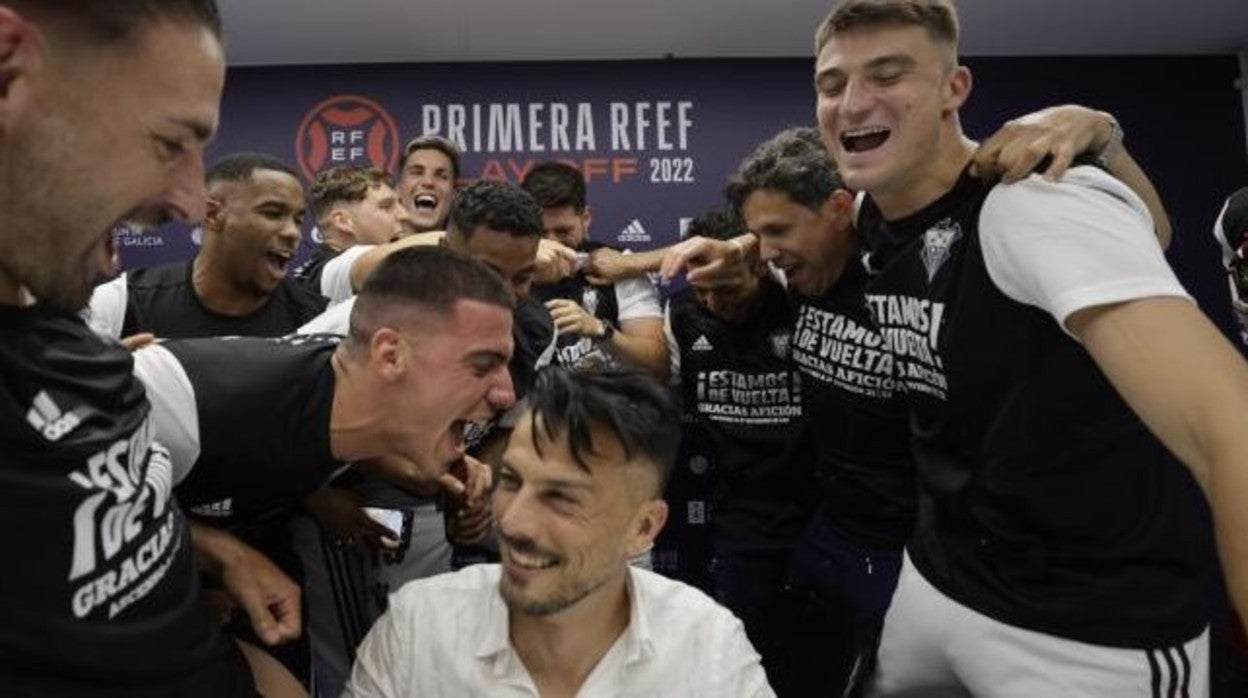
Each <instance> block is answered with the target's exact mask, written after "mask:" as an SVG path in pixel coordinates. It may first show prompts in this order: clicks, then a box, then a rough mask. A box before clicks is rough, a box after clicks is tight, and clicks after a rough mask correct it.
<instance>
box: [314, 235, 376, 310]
mask: <svg viewBox="0 0 1248 698" xmlns="http://www.w3.org/2000/svg"><path fill="white" fill-rule="evenodd" d="M374 247H376V245H353V246H351V247H348V248H347V249H345V250H343V251H342V252H341V253H340V254H339V255H338V256H336V257H334V258H333V259H331V260H329V261H328V262H325V267H324V268H323V269H321V295H322V296H325V297H326V298H328V299H329V302H330V304H331V305H332V304H334V303H340V302H342V301H345V300H346V299H348V298H350V297H351V296H354V295H355V289H354V288H352V287H351V267H352V266H353V265H354V264H355V262H356V260H358V259H359V258H360V257H363V256H364V255H365V253H367V252H369V251H370V250H372V249H373V248H374Z"/></svg>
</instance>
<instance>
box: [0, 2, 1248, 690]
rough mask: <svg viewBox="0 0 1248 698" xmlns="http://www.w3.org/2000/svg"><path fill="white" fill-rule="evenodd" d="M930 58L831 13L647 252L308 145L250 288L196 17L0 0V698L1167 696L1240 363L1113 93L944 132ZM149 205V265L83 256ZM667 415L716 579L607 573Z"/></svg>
mask: <svg viewBox="0 0 1248 698" xmlns="http://www.w3.org/2000/svg"><path fill="white" fill-rule="evenodd" d="M957 44H958V23H957V16H956V12H955V10H954V8H953V6H952V3H951V2H950V1H949V0H839V2H837V3H836V5H835V7H834V8H833V9H832V11H831V13H830V14H829V15H828V17H827V18H826V19H825V20H824V21H823V22H822V23H821V24H820V26H819V28H818V31H817V34H816V42H815V54H816V60H815V71H814V86H815V89H816V95H817V97H816V101H817V108H816V114H817V120H818V129H809V128H805V129H789V130H786V131H783V132H781V133H779V134H778V135H776V136H775V137H774V138H772V139H771V140H769V141H767V142H765V143H763V144H761V145H760V146H759V147H758V148H757V150H756V151H755V152H754V153H753V154H752V155H751V156H750V157H748V158H747V159H746V160H745V161H744V162H743V163H742V164H741V166H740V168H739V169H738V171H737V172H736V173H735V174H734V175H733V176H732V177H731V179H730V181H729V183H728V186H727V189H726V195H727V203H728V207H727V208H726V209H724V210H720V211H714V212H709V213H707V214H706V215H704V216H702V217H699V218H698V219H697V220H695V221H694V223H693V224H692V225H691V226H690V237H689V238H688V239H686V240H685V241H683V242H681V243H679V244H677V245H675V246H673V247H672V248H670V249H665V250H653V251H648V252H637V253H631V254H625V253H622V252H620V251H617V250H615V249H613V248H611V247H609V246H605V245H601V244H598V243H594V242H591V241H590V240H589V239H588V237H587V233H588V229H589V224H590V221H591V209H590V207H589V205H588V203H587V201H586V193H585V182H584V180H583V178H582V177H581V175H580V174H579V173H578V172H577V171H576V170H575V169H573V168H571V167H568V166H566V165H562V164H559V163H553V162H552V163H546V164H542V165H539V166H536V167H534V168H533V169H532V170H531V171H530V172H528V173H527V175H526V177H525V178H524V181H523V182H521V183H520V184H518V185H517V184H512V183H507V182H495V181H481V182H477V183H474V184H471V185H469V186H466V187H464V188H462V189H459V190H457V189H456V181H457V180H458V179H459V175H460V171H459V152H458V150H457V149H456V147H455V145H454V144H453V143H452V142H450V141H447V140H445V139H442V138H439V137H437V136H436V135H426V136H422V137H420V138H417V139H415V140H413V141H412V142H411V143H410V144H409V145H408V147H407V148H406V149H405V152H404V153H403V158H402V162H401V167H400V170H399V172H398V173H397V178H396V180H395V181H394V182H393V183H392V182H391V180H390V178H389V176H388V175H387V173H384V172H381V171H378V170H376V169H372V168H367V167H341V168H334V169H330V170H326V171H324V172H321V173H319V174H318V175H317V176H316V178H315V181H314V182H312V185H311V188H310V191H311V197H310V199H311V212H312V214H313V216H314V218H315V222H316V226H317V229H318V230H319V231H320V234H321V242H320V244H319V245H318V246H317V248H316V249H315V250H314V252H313V254H312V256H311V258H310V259H309V260H308V262H307V263H306V264H304V265H303V266H302V267H300V269H299V270H298V271H297V272H295V273H293V274H289V275H288V273H287V270H288V268H289V266H290V263H291V260H292V258H293V257H294V254H295V251H296V248H297V246H298V244H299V241H300V238H301V228H302V226H303V223H304V220H303V219H304V216H305V207H306V204H305V193H304V187H303V184H302V183H301V181H300V180H299V177H298V176H297V175H296V174H295V172H294V171H293V170H291V169H290V168H289V167H288V166H287V165H285V164H284V163H283V162H281V161H280V160H277V159H274V158H271V157H268V156H264V155H255V154H239V155H232V156H227V157H225V158H222V159H221V160H220V161H219V162H217V163H216V164H214V166H213V167H212V168H211V169H208V170H207V171H206V172H205V169H204V162H203V151H204V147H205V145H206V143H207V142H208V141H209V139H210V138H211V137H212V135H213V133H214V132H215V130H216V128H217V112H218V103H219V100H220V93H221V89H222V85H223V82H224V76H225V71H224V58H223V53H222V37H221V25H220V17H219V14H218V11H217V8H216V5H215V2H214V0H162V1H160V2H156V1H153V0H59V1H58V2H47V1H46V0H5V1H4V2H2V3H0V68H2V69H0V88H2V89H0V177H3V178H4V179H5V180H6V181H5V183H4V185H3V186H0V220H3V223H2V224H0V318H3V319H2V320H0V322H2V323H3V324H4V326H5V330H4V332H3V334H2V335H0V354H2V355H3V362H2V363H0V373H2V375H3V382H2V383H0V385H2V386H3V388H2V389H0V405H2V406H3V412H2V418H3V420H4V424H5V426H4V429H3V430H2V431H0V444H2V446H0V452H2V453H3V455H0V504H3V507H0V511H3V514H0V516H3V517H5V520H6V521H7V525H6V526H5V527H4V529H5V530H6V531H7V532H8V534H7V541H8V543H9V544H10V550H11V555H12V556H13V558H14V559H15V561H16V562H15V564H14V565H13V566H11V568H10V569H9V570H7V571H5V572H4V573H3V574H0V681H3V685H4V687H5V688H4V693H5V694H6V695H9V694H12V695H32V696H52V695H66V696H70V695H73V696H79V695H100V696H113V695H116V696H174V695H176V696H199V695H203V696H209V695H211V696H234V695H238V696H252V695H256V694H257V693H258V694H262V695H270V696H286V695H292V696H295V695H305V694H306V693H307V692H309V691H310V692H312V693H314V694H316V695H337V694H338V693H339V692H340V691H341V692H343V695H350V696H418V695H419V696H424V695H445V696H463V695H491V696H493V695H516V696H544V697H549V696H600V695H601V696H606V695H646V696H769V695H774V694H779V695H793V696H805V695H855V694H858V693H861V692H864V691H865V692H866V693H868V694H870V695H880V696H909V695H1003V696H1053V695H1072V696H1105V695H1162V694H1163V693H1164V694H1165V695H1208V692H1209V675H1208V663H1209V644H1210V639H1209V630H1208V627H1209V623H1210V613H1209V610H1208V606H1209V603H1208V600H1209V596H1210V593H1211V592H1210V589H1211V588H1212V587H1211V586H1210V578H1211V576H1212V573H1213V571H1214V570H1216V569H1217V566H1216V565H1215V562H1214V557H1213V555H1212V548H1213V545H1212V544H1213V543H1214V542H1215V541H1216V543H1217V550H1218V552H1219V554H1220V557H1221V563H1222V567H1221V569H1222V570H1223V571H1224V575H1225V584H1226V589H1227V591H1228V592H1229V595H1230V597H1231V599H1232V601H1233V602H1234V605H1235V607H1236V608H1238V609H1241V610H1242V609H1246V608H1248V544H1246V543H1245V542H1244V541H1243V539H1242V536H1241V535H1239V534H1240V532H1242V531H1243V530H1248V521H1245V520H1244V519H1248V507H1245V506H1243V502H1242V498H1243V497H1244V496H1246V495H1244V494H1241V493H1244V492H1248V463H1243V462H1242V459H1243V454H1246V453H1248V444H1245V443H1244V442H1245V440H1248V432H1245V431H1244V430H1243V429H1238V428H1237V421H1238V417H1239V416H1240V415H1242V414H1245V413H1248V367H1246V366H1245V365H1244V362H1243V360H1242V359H1241V358H1240V356H1239V354H1238V352H1237V351H1236V350H1235V349H1234V348H1233V347H1231V346H1230V345H1229V343H1227V342H1226V340H1225V339H1223V338H1222V337H1221V335H1220V334H1219V333H1218V332H1217V330H1216V329H1214V328H1213V326H1212V324H1211V323H1209V321H1208V320H1207V319H1206V318H1205V317H1204V316H1203V315H1202V314H1201V313H1200V311H1199V310H1198V309H1197V308H1196V307H1195V306H1194V304H1193V303H1192V302H1191V299H1190V298H1189V297H1188V296H1187V294H1186V292H1185V291H1184V290H1183V288H1182V286H1181V285H1180V284H1179V282H1178V281H1177V280H1176V278H1175V277H1174V274H1173V272H1171V270H1170V268H1169V267H1168V265H1167V263H1166V261H1165V258H1164V255H1163V247H1164V245H1165V244H1167V243H1168V241H1169V237H1170V229H1169V224H1168V222H1167V221H1166V215H1165V211H1164V208H1163V207H1162V205H1161V202H1160V199H1159V197H1158V196H1157V194H1156V192H1155V191H1154V190H1153V188H1152V185H1151V184H1150V183H1149V182H1148V179H1147V178H1146V177H1145V176H1144V174H1143V173H1142V172H1141V171H1140V169H1139V168H1138V166H1136V164H1135V163H1134V161H1133V160H1132V159H1131V157H1130V156H1129V154H1128V153H1127V152H1126V150H1125V148H1124V147H1123V145H1122V133H1121V130H1120V129H1119V128H1118V125H1117V122H1116V121H1114V119H1113V117H1111V116H1109V115H1107V114H1104V113H1101V112H1094V111H1091V110H1087V109H1083V108H1081V107H1073V106H1071V107H1060V108H1053V109H1049V110H1045V111H1042V112H1038V113H1036V114H1034V115H1030V116H1028V117H1024V118H1022V119H1019V120H1016V121H1014V122H1011V123H1010V124H1008V125H1007V126H1006V128H1004V129H1003V130H1002V131H1000V132H998V134H996V135H994V136H993V137H992V138H990V139H988V140H987V141H986V142H985V143H983V144H982V145H978V146H977V144H975V143H973V142H971V141H970V140H969V139H967V138H966V137H965V136H964V135H963V133H962V131H961V127H960V124H959V119H958V110H959V108H960V107H961V106H962V105H963V103H964V102H965V100H966V99H967V97H968V95H969V93H970V88H971V76H970V73H969V71H968V70H967V69H966V68H965V67H962V66H960V65H959V64H958V62H957ZM105 110H108V111H109V112H110V113H112V114H114V115H115V117H114V118H112V119H108V120H101V119H99V117H98V115H99V114H100V113H102V112H103V111H105ZM1042 160H1044V161H1045V162H1043V163H1042ZM1038 167H1039V168H1042V170H1043V171H1040V172H1038V173H1036V174H1032V171H1033V170H1037V168H1038ZM1068 168H1069V169H1068ZM168 219H177V220H182V221H187V222H198V223H200V229H201V236H202V237H201V243H202V244H201V247H200V249H199V251H198V253H197V255H196V256H195V258H194V259H192V260H190V261H188V262H179V263H175V264H171V265H167V266H162V267H156V268H149V269H140V270H129V271H128V272H126V273H125V274H121V275H119V276H117V275H116V272H117V271H118V270H117V268H116V267H117V259H116V250H115V249H114V231H115V230H116V229H117V228H118V227H119V226H126V227H128V228H131V229H143V228H150V227H153V226H156V225H158V224H160V223H162V222H163V221H165V220H168ZM647 272H658V273H660V274H661V275H662V276H665V277H669V278H670V277H673V276H675V275H676V274H678V273H681V272H687V277H688V280H689V284H690V285H689V288H687V289H685V290H683V291H680V292H678V293H677V294H675V295H674V296H673V297H672V298H670V299H668V300H667V302H666V304H665V305H664V304H663V303H661V301H660V298H659V294H658V292H657V291H656V289H655V287H654V286H653V284H652V283H651V282H650V281H649V280H648V278H647V277H646V276H645V274H646V273H647ZM113 276H116V278H115V279H113V280H111V281H107V282H105V283H100V281H101V280H103V279H107V278H109V277H113ZM153 340H159V341H157V342H155V343H153ZM664 379H669V380H670V382H671V383H673V384H678V386H679V387H677V388H675V389H674V390H673V389H669V387H668V386H666V385H664V384H663V380H664ZM682 408H683V412H684V414H685V416H686V417H688V420H687V421H690V422H692V425H691V426H689V428H687V429H685V430H684V431H685V434H684V435H683V436H684V437H685V439H686V440H688V439H690V438H697V439H702V440H704V441H705V443H707V444H708V446H709V449H710V451H711V453H712V454H713V456H714V458H715V470H714V478H715V492H714V510H713V514H714V518H713V522H714V525H715V570H714V571H715V586H716V590H715V591H716V596H717V599H718V603H717V602H716V601H715V600H712V599H711V598H709V597H707V596H705V595H703V594H701V593H700V592H698V591H696V590H694V589H692V588H691V587H689V586H687V585H685V584H682V583H680V582H677V581H674V580H669V579H666V578H664V577H662V576H661V575H658V574H655V573H653V572H651V571H648V570H647V569H645V567H646V566H647V563H646V558H647V553H648V551H649V550H650V547H651V546H652V545H653V542H654V540H655V538H656V536H657V535H658V534H659V532H660V531H661V530H662V529H663V526H664V523H665V521H666V519H667V505H666V503H665V502H664V499H663V492H664V487H665V483H666V481H667V478H668V473H669V471H670V469H671V466H672V463H673V461H674V460H675V459H676V454H677V450H678V449H679V448H680V446H681V441H682ZM1202 497H1203V499H1204V500H1205V501H1207V502H1208V504H1209V508H1210V510H1211V511H1212V535H1211V532H1210V530H1209V524H1208V522H1207V521H1206V519H1207V514H1205V513H1203V512H1204V509H1203V508H1202ZM451 541H453V542H456V543H463V544H482V545H485V546H487V547H491V548H492V549H493V551H494V553H493V554H496V555H497V557H498V560H499V563H498V564H480V565H470V566H467V567H464V568H463V569H461V570H460V571H458V572H451V571H450V570H451V547H450V544H449V543H450V542H451ZM201 573H202V578H203V583H202V584H201ZM223 616H224V617H233V619H234V620H233V622H232V623H230V624H229V625H225V626H224V628H223ZM309 637H310V642H309V640H308V638H309ZM259 647H265V648H266V650H268V651H266V650H262V649H259ZM760 655H761V658H760Z"/></svg>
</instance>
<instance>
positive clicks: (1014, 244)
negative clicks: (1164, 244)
mask: <svg viewBox="0 0 1248 698" xmlns="http://www.w3.org/2000/svg"><path fill="white" fill-rule="evenodd" d="M979 236H980V242H981V244H982V246H983V254H984V263H985V265H986V266H987V269H988V274H989V276H990V277H991V278H992V281H993V283H995V284H996V286H997V287H998V288H999V289H1001V291H1002V292H1003V293H1004V294H1005V295H1006V296H1008V297H1010V298H1011V299H1013V300H1015V301H1018V302H1019V303H1023V304H1025V305H1031V306H1035V307H1037V308H1040V309H1041V310H1044V311H1045V312H1047V313H1049V314H1050V315H1052V316H1053V317H1054V319H1056V320H1057V321H1058V323H1059V324H1062V325H1063V327H1064V326H1065V322H1066V320H1067V318H1069V317H1070V316H1071V315H1072V314H1073V313H1075V312H1077V311H1079V310H1083V309H1085V308H1092V307H1096V306H1101V305H1112V304H1115V303H1123V302H1127V301H1132V300H1137V299H1141V298H1150V297H1162V296H1176V297H1181V298H1190V297H1189V296H1188V294H1187V292H1186V291H1185V290H1184V289H1183V286H1182V284H1180V283H1179V281H1178V279H1177V278H1176V277H1175V275H1174V272H1173V271H1172V270H1171V269H1170V265H1169V264H1168V263H1167V262H1166V258H1165V255H1164V254H1163V253H1162V250H1161V246H1160V245H1159V244H1158V242H1157V238H1156V237H1155V235H1154V234H1153V222H1152V218H1151V217H1150V216H1149V214H1148V209H1147V208H1146V207H1145V206H1144V203H1143V202H1142V201H1141V200H1140V199H1139V197H1137V196H1136V195H1135V194H1134V193H1133V192H1131V190H1130V189H1129V188H1127V187H1126V185H1124V184H1122V183H1121V182H1119V181H1118V180H1116V179H1114V178H1113V177H1111V176H1109V175H1108V174H1106V173H1104V172H1102V171H1101V170H1098V169H1096V168H1092V167H1077V168H1073V169H1071V170H1070V171H1069V172H1068V173H1067V174H1066V176H1065V178H1063V180H1062V181H1060V182H1050V181H1048V180H1046V179H1044V178H1042V177H1040V176H1039V175H1032V176H1031V177H1029V178H1027V179H1025V180H1022V181H1020V182H1018V183H1015V184H1011V185H998V186H997V187H995V188H994V189H993V190H992V192H991V193H990V194H989V195H988V198H987V200H986V201H985V202H984V207H983V210H982V211H981V213H980V219H979Z"/></svg>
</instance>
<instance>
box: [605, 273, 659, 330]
mask: <svg viewBox="0 0 1248 698" xmlns="http://www.w3.org/2000/svg"><path fill="white" fill-rule="evenodd" d="M615 300H616V305H617V306H618V307H619V319H620V320H621V321H624V320H638V319H641V318H660V317H663V307H662V306H661V305H660V304H659V292H658V291H657V290H656V289H655V288H654V284H652V283H650V277H649V276H645V275H642V276H632V277H629V278H627V279H620V280H619V281H617V282H615Z"/></svg>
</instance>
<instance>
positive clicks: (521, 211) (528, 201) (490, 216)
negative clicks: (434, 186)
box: [451, 179, 542, 238]
mask: <svg viewBox="0 0 1248 698" xmlns="http://www.w3.org/2000/svg"><path fill="white" fill-rule="evenodd" d="M483 225H484V226H486V227H489V228H493V229H494V230H497V231H500V232H505V233H507V234H509V235H511V236H512V237H521V238H522V237H541V235H542V209H541V207H540V206H538V205H537V202H536V201H534V200H533V197H532V196H530V195H529V193H528V192H527V191H525V190H524V189H521V188H520V186H519V185H516V184H512V183H511V182H501V181H495V180H487V179H483V180H480V181H477V182H475V183H473V184H471V185H469V186H467V187H464V188H463V189H460V190H459V192H457V193H456V194H455V203H454V204H453V205H452V206H451V230H452V231H453V232H456V233H458V234H460V235H462V236H463V237H464V238H470V237H472V233H473V231H474V230H476V229H477V228H478V227H480V226H483Z"/></svg>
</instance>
